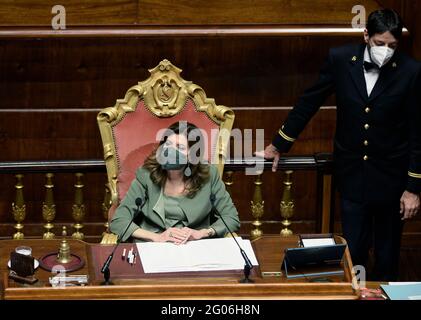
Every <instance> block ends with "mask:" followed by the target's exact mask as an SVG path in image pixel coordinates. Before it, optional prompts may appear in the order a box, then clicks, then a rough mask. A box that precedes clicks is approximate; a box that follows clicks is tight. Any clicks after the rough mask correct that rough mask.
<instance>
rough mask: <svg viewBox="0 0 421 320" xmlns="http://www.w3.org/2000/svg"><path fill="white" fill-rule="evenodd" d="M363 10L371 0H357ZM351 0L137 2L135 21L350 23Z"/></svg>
mask: <svg viewBox="0 0 421 320" xmlns="http://www.w3.org/2000/svg"><path fill="white" fill-rule="evenodd" d="M360 3H362V4H364V5H365V6H366V8H367V10H372V9H374V8H376V7H377V4H376V3H375V1H360ZM355 4H356V3H355V1H353V0H341V1H332V0H319V1H312V0H290V1H285V0H259V1H254V0H233V1H225V0H212V1H207V0H198V1H195V2H194V5H192V2H191V1H189V0H180V1H177V2H173V1H171V0H164V1H159V3H157V1H154V0H141V1H139V23H147V24H234V23H279V24H285V25H291V24H300V23H307V24H324V25H327V24H350V23H351V20H352V17H353V14H352V12H351V9H352V7H353V6H354V5H355Z"/></svg>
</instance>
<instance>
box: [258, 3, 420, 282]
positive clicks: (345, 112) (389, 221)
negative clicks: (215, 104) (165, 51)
mask: <svg viewBox="0 0 421 320" xmlns="http://www.w3.org/2000/svg"><path fill="white" fill-rule="evenodd" d="M402 28H403V24H402V20H401V19H400V17H399V16H398V14H397V13H396V12H395V11H393V10H389V9H385V10H378V11H375V12H372V13H371V14H370V16H369V17H368V21H367V29H366V30H365V31H364V40H365V43H364V44H361V45H347V46H344V47H340V48H333V49H331V50H330V52H329V56H328V58H327V61H326V63H325V64H324V66H323V68H322V69H321V72H320V76H319V79H318V81H317V82H316V84H315V85H314V86H312V87H311V88H309V89H308V90H307V91H305V93H304V94H303V95H302V96H301V98H300V99H299V100H298V103H297V104H296V106H295V107H294V109H293V110H292V111H291V112H290V113H289V115H288V117H287V119H286V121H285V122H284V124H283V125H282V127H281V128H280V129H279V131H278V133H277V134H276V136H275V137H274V139H273V141H272V144H270V145H269V146H267V147H266V149H265V150H264V154H263V152H260V155H261V156H264V157H265V158H267V159H274V161H273V171H276V168H277V166H278V161H279V157H280V154H281V153H283V152H287V151H288V150H289V149H290V148H291V146H292V144H293V142H294V141H295V139H296V138H297V137H298V135H299V134H300V133H301V131H302V130H303V129H304V127H305V126H306V124H307V123H308V122H309V121H310V119H311V118H312V116H313V115H314V114H315V113H316V112H317V110H318V109H319V108H320V106H321V105H322V104H323V103H324V101H325V100H326V98H327V97H328V96H329V95H331V94H332V93H336V99H337V123H336V126H337V127H336V134H335V140H334V172H335V178H336V182H337V186H338V189H339V192H340V196H341V212H342V230H343V234H344V237H345V239H346V240H347V242H348V246H349V249H350V252H351V256H352V260H353V263H354V265H363V266H366V265H367V259H368V252H369V249H370V247H371V246H372V245H374V256H375V264H374V269H373V275H372V277H371V278H372V280H378V281H393V280H396V279H397V277H398V265H399V252H400V239H401V234H402V226H403V221H404V220H406V219H410V218H412V217H414V216H415V215H416V214H417V212H418V211H419V209H420V193H421V94H420V92H421V64H420V63H419V62H417V61H415V60H413V59H411V58H410V57H408V56H406V55H405V54H403V53H401V52H399V51H398V50H397V47H398V44H399V41H400V39H401V36H402Z"/></svg>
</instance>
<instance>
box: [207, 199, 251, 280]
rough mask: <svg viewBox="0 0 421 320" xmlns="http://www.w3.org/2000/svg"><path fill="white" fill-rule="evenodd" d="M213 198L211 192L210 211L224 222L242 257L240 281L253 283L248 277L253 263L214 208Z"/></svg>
mask: <svg viewBox="0 0 421 320" xmlns="http://www.w3.org/2000/svg"><path fill="white" fill-rule="evenodd" d="M215 200H216V197H215V195H214V194H213V193H212V194H211V195H210V202H211V204H212V211H213V212H214V213H215V214H216V215H217V216H218V217H219V218H221V221H222V222H223V223H224V225H225V227H226V228H227V230H228V232H229V233H230V235H231V237H232V238H233V239H234V241H235V243H236V244H237V246H238V248H239V249H240V253H241V256H242V257H243V259H244V279H241V280H240V283H253V282H254V281H253V280H251V279H249V276H250V272H251V269H253V264H252V263H251V261H250V259H249V257H248V256H247V253H246V252H245V251H244V250H243V248H241V246H240V245H239V243H238V241H237V239H236V238H235V237H234V234H233V233H232V231H231V229H230V228H229V227H228V225H227V223H226V222H225V220H224V218H223V217H222V215H221V214H220V213H219V211H218V209H216V206H215Z"/></svg>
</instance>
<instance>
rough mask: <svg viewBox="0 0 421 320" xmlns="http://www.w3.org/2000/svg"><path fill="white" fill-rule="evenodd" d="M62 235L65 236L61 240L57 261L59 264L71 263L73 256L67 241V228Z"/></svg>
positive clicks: (64, 228)
mask: <svg viewBox="0 0 421 320" xmlns="http://www.w3.org/2000/svg"><path fill="white" fill-rule="evenodd" d="M61 235H62V236H63V239H62V240H61V243H60V248H59V250H58V253H57V261H58V262H59V263H69V262H70V261H72V256H71V255H70V246H69V244H68V243H67V240H66V236H67V231H66V227H64V226H63V231H62V234H61Z"/></svg>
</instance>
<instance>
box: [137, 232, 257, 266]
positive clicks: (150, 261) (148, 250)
mask: <svg viewBox="0 0 421 320" xmlns="http://www.w3.org/2000/svg"><path fill="white" fill-rule="evenodd" d="M236 239H237V241H238V243H239V245H240V246H241V247H242V248H243V250H244V251H245V252H246V254H247V256H248V257H249V259H250V261H251V263H252V264H253V265H258V262H257V259H256V256H255V254H254V251H253V248H252V246H251V243H250V241H249V240H243V239H241V238H239V237H238V238H236ZM136 245H137V249H138V252H139V256H140V259H141V261H142V266H143V270H144V272H145V273H158V272H187V271H217V270H242V269H243V268H244V259H243V257H242V255H241V253H240V250H239V249H238V247H237V245H236V244H235V241H234V240H233V239H232V238H221V239H204V240H197V241H189V242H187V243H186V244H183V245H175V244H173V243H170V242H164V243H162V242H144V243H137V244H136Z"/></svg>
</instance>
